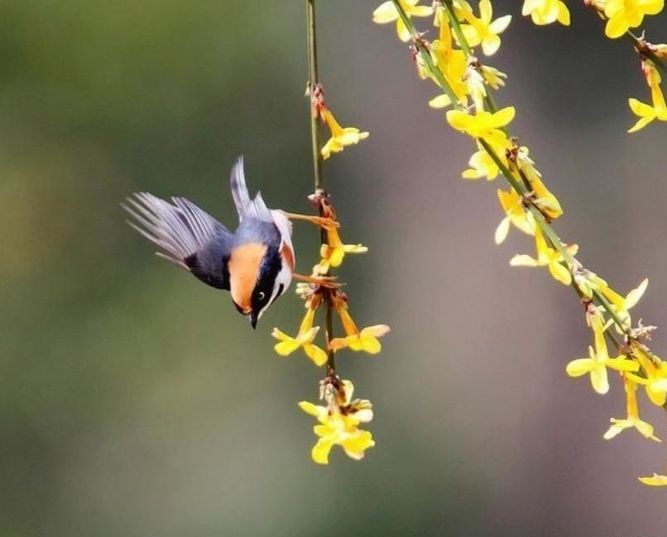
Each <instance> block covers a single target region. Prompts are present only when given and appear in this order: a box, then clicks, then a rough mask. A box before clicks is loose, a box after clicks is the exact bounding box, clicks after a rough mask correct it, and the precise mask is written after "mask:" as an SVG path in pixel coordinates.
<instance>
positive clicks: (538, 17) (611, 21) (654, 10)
mask: <svg viewBox="0 0 667 537" xmlns="http://www.w3.org/2000/svg"><path fill="white" fill-rule="evenodd" d="M584 1H585V4H586V5H587V6H589V7H590V8H592V9H594V10H595V11H596V13H597V14H598V15H599V16H600V18H601V19H602V20H604V21H605V29H604V32H605V35H606V36H607V37H609V38H610V39H618V38H620V37H623V36H626V37H628V38H630V39H631V40H632V41H633V42H634V45H635V49H636V50H637V52H638V53H639V57H640V60H641V65H642V71H643V72H644V76H645V78H646V83H647V85H648V88H649V92H650V94H651V104H646V103H643V102H641V101H640V100H638V99H635V98H630V99H629V100H628V103H629V105H630V110H631V111H632V112H633V113H634V114H635V115H636V116H637V117H638V118H639V119H638V120H637V122H636V123H635V124H634V126H632V127H631V128H630V130H629V131H628V132H636V131H638V130H640V129H642V128H644V127H645V126H646V125H648V124H649V123H651V122H652V121H654V120H656V119H657V120H659V121H667V106H665V97H664V95H663V92H662V89H661V87H660V81H661V77H660V73H659V70H662V72H663V73H665V74H667V44H657V45H656V44H653V43H649V42H648V41H646V39H645V38H644V36H643V34H642V36H641V37H637V36H636V35H635V34H634V33H632V30H633V29H634V28H638V27H639V26H641V24H642V23H643V22H644V18H645V17H646V16H649V15H657V14H658V13H660V12H661V11H662V10H663V9H664V7H665V0H584ZM522 13H523V15H530V16H531V18H532V20H533V22H534V23H535V24H539V25H543V24H551V23H553V22H556V21H558V22H560V23H561V24H564V25H566V26H567V25H569V24H570V13H569V11H568V9H567V6H566V5H565V4H564V3H563V2H562V1H561V0H524V3H523V10H522Z"/></svg>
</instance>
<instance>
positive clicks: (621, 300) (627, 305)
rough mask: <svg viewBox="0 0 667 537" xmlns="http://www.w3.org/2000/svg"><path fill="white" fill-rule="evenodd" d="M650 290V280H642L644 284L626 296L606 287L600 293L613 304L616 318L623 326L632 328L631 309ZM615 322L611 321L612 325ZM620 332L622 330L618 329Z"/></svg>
mask: <svg viewBox="0 0 667 537" xmlns="http://www.w3.org/2000/svg"><path fill="white" fill-rule="evenodd" d="M647 288H648V278H645V279H644V280H642V282H641V283H640V284H639V285H638V286H637V287H636V288H635V289H632V291H630V292H629V293H628V294H627V295H626V296H621V295H620V294H618V293H617V292H616V291H614V290H613V289H612V288H611V287H609V286H604V287H602V288H601V289H600V292H601V293H602V294H603V295H604V296H605V298H606V299H607V300H608V301H609V302H610V303H611V305H612V307H613V308H614V311H615V312H616V317H618V318H619V320H620V321H621V323H623V326H624V327H626V328H630V326H631V324H632V319H631V318H630V313H629V312H630V309H631V308H634V307H635V306H636V305H637V303H638V302H639V301H640V300H641V298H642V296H644V293H646V289H647ZM611 322H613V321H610V324H611ZM617 328H618V330H619V331H620V328H619V327H617Z"/></svg>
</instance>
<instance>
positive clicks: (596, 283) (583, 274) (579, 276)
mask: <svg viewBox="0 0 667 537" xmlns="http://www.w3.org/2000/svg"><path fill="white" fill-rule="evenodd" d="M574 281H575V283H576V284H577V287H578V288H579V291H581V292H582V293H583V294H584V296H585V297H586V298H588V299H591V298H593V291H599V292H602V290H603V289H606V288H607V287H609V285H608V284H607V282H606V281H605V280H603V279H602V278H600V276H598V275H597V274H595V272H591V271H590V270H588V269H580V270H578V271H577V272H576V273H575V275H574Z"/></svg>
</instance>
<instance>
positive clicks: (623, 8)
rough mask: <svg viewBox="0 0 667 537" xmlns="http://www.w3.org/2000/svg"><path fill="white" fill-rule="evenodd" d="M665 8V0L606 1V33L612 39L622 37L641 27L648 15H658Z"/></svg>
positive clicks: (604, 5) (604, 4)
mask: <svg viewBox="0 0 667 537" xmlns="http://www.w3.org/2000/svg"><path fill="white" fill-rule="evenodd" d="M663 7H665V0H605V2H604V3H603V10H604V15H605V17H607V19H608V20H607V25H606V26H605V29H604V33H605V34H606V36H607V37H609V38H611V39H616V38H617V37H621V36H622V35H623V34H624V33H625V32H627V31H628V30H629V29H630V28H636V27H637V26H639V25H640V24H641V23H642V21H643V20H644V17H645V16H646V15H656V14H658V13H660V12H661V11H662V9H663Z"/></svg>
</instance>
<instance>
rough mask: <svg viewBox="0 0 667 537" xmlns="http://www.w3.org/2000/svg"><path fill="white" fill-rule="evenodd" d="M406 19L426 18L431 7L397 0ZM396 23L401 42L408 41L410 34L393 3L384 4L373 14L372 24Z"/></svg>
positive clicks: (413, 0)
mask: <svg viewBox="0 0 667 537" xmlns="http://www.w3.org/2000/svg"><path fill="white" fill-rule="evenodd" d="M398 3H399V4H400V5H401V7H402V8H403V11H405V14H406V15H407V16H408V17H428V16H430V15H431V14H432V13H433V8H432V7H431V6H419V5H417V4H418V3H419V0H398ZM394 21H396V33H397V34H398V37H399V39H400V40H401V41H406V42H407V41H410V32H409V31H408V29H407V28H406V26H405V24H404V23H403V20H402V19H401V17H400V15H399V13H398V10H397V9H396V6H395V5H394V3H393V2H391V1H389V2H384V3H383V4H381V5H380V6H379V7H378V8H377V9H376V10H375V11H374V12H373V22H375V23H377V24H387V23H389V22H394Z"/></svg>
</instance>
